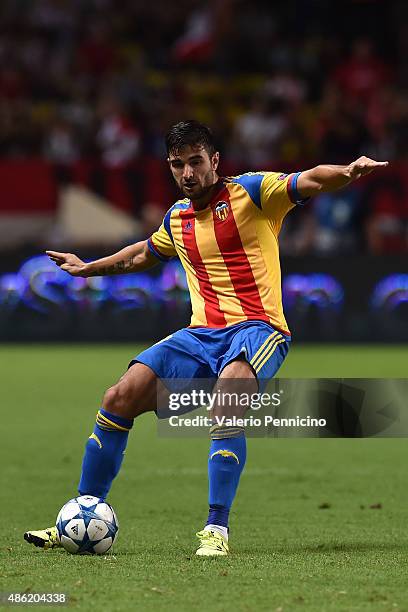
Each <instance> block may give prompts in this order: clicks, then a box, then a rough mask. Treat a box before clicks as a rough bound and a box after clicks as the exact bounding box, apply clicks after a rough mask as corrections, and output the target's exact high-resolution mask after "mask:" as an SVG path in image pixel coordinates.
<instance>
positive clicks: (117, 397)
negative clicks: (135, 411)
mask: <svg viewBox="0 0 408 612" xmlns="http://www.w3.org/2000/svg"><path fill="white" fill-rule="evenodd" d="M129 403H130V397H129V389H128V388H127V385H126V384H123V383H121V382H119V383H117V384H116V385H113V387H110V388H109V389H108V390H107V391H106V392H105V395H104V396H103V404H102V405H103V408H104V409H105V410H107V411H108V412H111V413H112V414H117V415H118V416H124V417H127V416H128V413H129Z"/></svg>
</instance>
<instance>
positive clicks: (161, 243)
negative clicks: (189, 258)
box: [147, 213, 177, 261]
mask: <svg viewBox="0 0 408 612" xmlns="http://www.w3.org/2000/svg"><path fill="white" fill-rule="evenodd" d="M166 226H167V227H166ZM147 246H148V247H149V250H150V252H151V253H153V255H155V256H156V257H157V258H158V259H160V261H168V260H169V259H171V258H172V257H176V256H177V251H176V247H175V246H174V243H173V239H172V236H171V230H170V215H169V213H167V214H166V216H165V218H164V220H163V223H162V224H161V226H160V227H159V229H158V230H157V231H156V232H154V233H153V234H152V235H151V236H150V238H149V239H148V241H147Z"/></svg>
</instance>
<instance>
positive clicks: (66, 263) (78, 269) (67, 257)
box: [45, 251, 87, 276]
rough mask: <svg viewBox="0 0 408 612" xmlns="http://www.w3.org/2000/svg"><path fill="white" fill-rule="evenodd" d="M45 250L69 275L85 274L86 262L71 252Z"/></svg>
mask: <svg viewBox="0 0 408 612" xmlns="http://www.w3.org/2000/svg"><path fill="white" fill-rule="evenodd" d="M45 252H46V254H47V255H48V257H49V258H50V259H51V260H52V261H54V262H55V263H56V264H57V266H59V267H60V268H61V270H65V272H68V273H69V274H71V276H87V274H86V263H85V262H84V261H82V259H79V257H77V256H76V255H74V254H73V253H58V252H57V251H45Z"/></svg>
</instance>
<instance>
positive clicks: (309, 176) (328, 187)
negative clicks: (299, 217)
mask: <svg viewBox="0 0 408 612" xmlns="http://www.w3.org/2000/svg"><path fill="white" fill-rule="evenodd" d="M386 166H388V162H387V161H381V162H379V161H375V160H374V159H370V158H369V157H365V156H363V157H359V158H358V159H356V160H355V161H353V162H351V164H348V166H333V165H320V166H316V167H315V168H311V169H310V170H305V171H304V172H302V173H301V174H300V176H299V178H298V181H297V189H298V191H299V193H300V195H301V196H302V197H305V198H307V197H309V196H314V195H317V194H318V193H320V192H321V191H336V189H341V188H342V187H346V185H348V184H349V183H352V182H353V181H355V180H357V179H359V178H360V177H361V176H365V175H366V174H370V172H373V170H378V169H379V168H385V167H386Z"/></svg>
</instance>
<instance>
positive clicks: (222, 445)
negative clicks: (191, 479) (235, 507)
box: [206, 431, 246, 527]
mask: <svg viewBox="0 0 408 612" xmlns="http://www.w3.org/2000/svg"><path fill="white" fill-rule="evenodd" d="M220 435H225V436H227V435H228V431H224V432H223V433H221V432H217V431H215V432H214V433H213V434H212V436H213V440H212V442H211V446H210V454H209V458H208V481H209V494H208V503H209V507H210V508H209V512H208V519H207V523H206V525H221V526H223V527H228V516H229V511H230V509H231V506H232V502H233V501H234V497H235V494H236V492H237V488H238V483H239V478H240V476H241V472H242V470H243V469H244V465H245V461H246V439H245V434H244V433H243V432H241V433H239V435H238V436H237V435H236V434H235V437H231V438H229V437H224V438H220V437H219V436H220ZM215 436H217V439H214V437H215Z"/></svg>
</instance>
